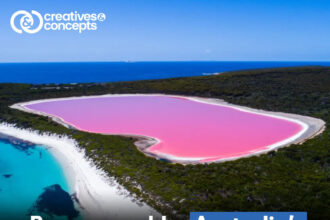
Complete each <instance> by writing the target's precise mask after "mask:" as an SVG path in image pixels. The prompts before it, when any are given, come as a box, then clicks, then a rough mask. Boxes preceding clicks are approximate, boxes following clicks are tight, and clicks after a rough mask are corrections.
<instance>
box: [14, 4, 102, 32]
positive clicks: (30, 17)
mask: <svg viewBox="0 0 330 220" xmlns="http://www.w3.org/2000/svg"><path fill="white" fill-rule="evenodd" d="M105 19H106V15H105V14H104V13H98V14H97V13H82V14H80V13H78V12H77V11H74V12H69V13H45V14H43V15H42V14H41V13H39V12H37V11H35V10H32V11H31V13H29V12H28V11H25V10H19V11H16V12H15V13H14V14H13V15H12V16H11V18H10V26H11V28H12V29H13V30H14V31H15V32H16V33H19V34H22V33H23V32H25V33H28V34H35V33H37V32H39V31H40V30H41V29H43V30H45V31H77V32H78V33H82V32H83V31H95V30H97V29H98V23H99V22H104V21H105Z"/></svg>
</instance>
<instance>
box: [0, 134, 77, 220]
mask: <svg viewBox="0 0 330 220" xmlns="http://www.w3.org/2000/svg"><path fill="white" fill-rule="evenodd" d="M54 184H58V185H59V186H60V187H61V188H62V189H63V190H64V191H66V192H68V193H69V194H71V193H72V192H70V187H69V185H68V183H67V180H66V178H65V175H64V173H63V170H62V168H61V166H60V165H59V163H58V162H57V161H56V160H55V158H54V157H53V156H52V155H51V153H50V152H49V150H47V148H45V147H42V146H36V145H32V146H22V145H20V144H19V145H16V144H12V143H10V142H8V141H5V140H0V219H11V218H12V219H17V217H18V216H19V217H20V219H29V214H33V215H37V214H40V213H35V212H36V211H33V213H31V208H32V207H33V206H34V205H35V204H36V201H37V199H38V198H40V197H39V196H40V195H41V194H42V193H43V192H45V187H49V186H52V185H54ZM62 195H63V194H62ZM67 198H70V197H67ZM60 202H61V201H60ZM40 215H41V216H43V214H40ZM54 217H55V218H54V219H67V217H65V216H61V217H58V216H54Z"/></svg>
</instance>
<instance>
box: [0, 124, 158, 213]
mask: <svg viewBox="0 0 330 220" xmlns="http://www.w3.org/2000/svg"><path fill="white" fill-rule="evenodd" d="M0 133H3V134H5V135H8V136H11V137H15V138H18V139H21V140H24V141H28V142H32V143H34V144H38V145H43V146H46V147H48V148H49V150H50V152H51V153H52V154H53V155H54V156H55V158H56V159H57V160H58V161H59V163H60V164H61V166H62V168H63V170H64V173H65V175H66V177H67V179H68V182H69V185H70V186H71V187H72V189H71V191H72V193H75V194H76V197H77V199H78V200H79V203H80V206H81V208H80V211H81V213H82V216H83V217H84V219H148V216H149V215H153V216H155V217H156V216H157V217H159V215H160V214H159V213H157V212H156V211H155V210H154V209H152V208H151V207H149V206H148V205H146V204H140V203H137V202H135V201H134V198H132V197H131V196H130V195H129V193H128V191H127V190H125V189H124V188H123V187H122V186H120V185H119V184H118V183H117V182H116V181H115V180H114V179H113V178H111V177H108V176H107V175H106V174H105V172H103V171H102V170H101V169H99V168H97V166H96V165H95V164H94V163H93V162H92V161H91V160H89V159H88V158H87V157H86V156H85V153H84V151H83V150H81V149H80V148H79V147H77V144H76V142H75V141H74V140H72V139H70V138H67V137H63V136H62V137H59V136H57V135H52V134H39V133H38V132H35V131H32V130H26V129H19V128H16V127H15V126H14V125H10V124H5V123H2V124H0Z"/></svg>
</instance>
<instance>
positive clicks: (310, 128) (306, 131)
mask: <svg viewBox="0 0 330 220" xmlns="http://www.w3.org/2000/svg"><path fill="white" fill-rule="evenodd" d="M120 96H170V97H175V98H184V99H189V100H191V101H195V102H201V103H205V104H211V105H218V106H223V107H230V108H234V109H236V110H239V111H243V112H249V113H253V114H258V115H264V116H268V117H273V118H277V119H282V120H287V121H290V122H294V123H297V124H299V125H301V127H302V130H301V131H300V132H299V133H297V134H296V135H294V136H292V137H290V138H288V139H285V140H282V141H280V142H277V143H275V144H272V145H270V146H267V148H266V149H264V150H259V151H251V152H249V153H248V154H244V155H232V156H229V157H226V158H225V159H216V158H215V159H213V160H212V161H208V160H210V159H212V158H186V157H176V156H174V155H168V154H154V153H151V152H149V151H148V148H149V147H150V146H152V145H154V144H156V143H159V140H158V139H157V138H154V137H145V136H139V135H135V134H113V135H123V136H132V137H138V138H139V140H138V141H137V142H136V143H135V145H136V146H137V147H138V149H139V150H141V151H142V152H143V153H145V154H146V155H147V156H151V157H155V158H157V159H160V158H162V159H167V160H169V161H172V162H175V163H182V164H196V163H201V162H202V163H211V162H223V161H230V160H236V159H239V158H243V157H250V156H254V155H260V154H264V153H267V152H269V151H272V150H276V149H278V148H281V147H285V146H289V145H291V144H300V143H303V142H304V141H306V140H308V139H310V138H313V137H314V136H316V135H318V134H320V133H322V132H323V131H324V129H325V122H324V121H323V120H321V119H317V118H313V117H308V116H302V115H297V114H289V113H282V112H271V111H264V110H259V109H253V108H249V107H245V106H239V105H234V104H230V103H227V102H225V101H224V100H221V99H215V98H201V97H193V96H179V95H166V94H106V95H98V96H79V97H68V98H54V99H44V100H35V101H30V102H24V103H17V104H14V105H12V106H11V107H12V108H15V109H18V110H21V111H25V112H29V113H33V114H38V115H42V116H47V117H51V118H52V120H54V121H56V122H58V123H60V124H62V125H63V126H65V127H69V128H72V126H71V125H70V124H69V123H67V122H66V121H64V120H63V119H61V118H60V117H56V116H53V115H48V114H45V113H43V112H38V111H34V110H31V109H29V108H27V107H26V105H29V104H37V103H41V102H47V101H57V100H58V101H60V100H73V99H85V98H96V97H120Z"/></svg>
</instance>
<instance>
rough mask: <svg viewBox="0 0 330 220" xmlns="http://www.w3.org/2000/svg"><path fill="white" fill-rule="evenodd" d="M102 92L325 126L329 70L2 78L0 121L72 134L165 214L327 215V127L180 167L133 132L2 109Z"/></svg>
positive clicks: (329, 205)
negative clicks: (125, 78) (147, 148)
mask: <svg viewBox="0 0 330 220" xmlns="http://www.w3.org/2000/svg"><path fill="white" fill-rule="evenodd" d="M106 93H167V94H182V95H194V96H203V97H216V98H221V99H224V100H226V101H228V102H231V103H235V104H239V105H245V106H250V107H254V108H261V109H265V110H272V111H283V112H290V113H297V114H302V115H309V116H313V117H318V118H321V119H323V120H324V121H326V123H327V124H329V123H330V113H329V109H330V68H325V67H301V68H281V69H266V70H253V71H241V72H235V73H225V74H221V75H217V76H203V77H190V78H176V79H166V80H150V81H137V82H120V83H104V84H93V83H90V84H77V85H71V84H69V85H38V86H35V85H26V84H0V120H1V121H6V122H10V123H16V124H17V125H18V126H20V127H25V128H33V129H36V130H39V131H42V132H44V131H50V132H54V133H58V134H67V135H69V136H71V137H73V138H75V139H76V140H77V141H78V142H79V143H80V146H81V147H82V148H85V149H86V151H87V154H88V155H89V156H90V157H91V158H93V159H94V161H95V162H96V163H98V164H99V165H100V166H101V167H102V168H103V169H104V170H106V171H107V172H108V173H109V175H111V176H115V177H116V178H117V180H118V181H119V182H120V183H121V184H122V185H124V186H125V187H126V188H127V189H128V190H129V191H130V192H132V193H133V194H136V195H137V196H138V197H139V198H141V199H142V200H143V201H146V202H147V203H149V204H150V205H152V206H153V207H155V208H156V209H158V210H160V211H161V212H162V213H163V214H166V215H168V216H171V219H187V215H188V214H189V212H190V211H236V210H239V211H308V218H309V219H315V220H320V219H324V220H326V219H330V181H329V180H330V144H329V143H330V131H329V129H326V130H325V131H324V132H323V133H322V134H321V135H319V136H317V137H315V138H313V139H311V140H309V141H307V142H305V143H304V144H302V145H292V146H290V147H286V148H282V149H280V150H278V151H276V152H275V151H273V152H270V153H268V154H265V155H261V156H254V157H250V158H245V159H239V160H236V161H232V162H225V163H217V164H209V165H202V164H200V165H187V166H183V165H180V164H169V163H166V162H163V161H158V160H155V159H153V158H150V157H146V156H145V155H144V154H142V153H141V152H139V151H138V150H137V149H136V147H135V146H134V145H133V141H134V140H133V139H132V138H124V137H118V136H106V135H99V134H90V133H85V132H80V131H76V130H70V129H67V128H64V127H63V126H61V125H59V124H56V123H54V122H52V121H51V120H49V119H47V118H45V117H40V116H36V115H32V114H28V113H24V112H20V111H17V110H13V109H10V108H8V106H9V105H10V104H13V103H17V102H22V101H28V100H35V99H44V98H51V97H66V96H77V95H96V94H106ZM140 187H141V188H140ZM141 189H142V190H141Z"/></svg>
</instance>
